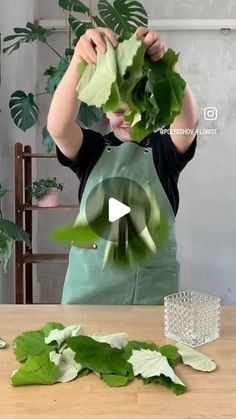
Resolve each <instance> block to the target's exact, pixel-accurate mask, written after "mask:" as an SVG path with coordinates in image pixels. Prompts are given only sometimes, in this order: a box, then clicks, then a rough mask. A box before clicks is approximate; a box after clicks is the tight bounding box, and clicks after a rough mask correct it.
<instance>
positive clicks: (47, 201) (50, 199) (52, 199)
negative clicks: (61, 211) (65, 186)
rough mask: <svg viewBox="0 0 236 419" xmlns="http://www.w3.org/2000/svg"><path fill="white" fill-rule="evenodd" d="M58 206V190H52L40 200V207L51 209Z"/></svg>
mask: <svg viewBox="0 0 236 419" xmlns="http://www.w3.org/2000/svg"><path fill="white" fill-rule="evenodd" d="M57 206H58V189H57V188H51V189H50V190H49V191H48V193H47V194H46V195H44V197H43V198H41V199H39V200H38V207H44V208H50V207H57Z"/></svg>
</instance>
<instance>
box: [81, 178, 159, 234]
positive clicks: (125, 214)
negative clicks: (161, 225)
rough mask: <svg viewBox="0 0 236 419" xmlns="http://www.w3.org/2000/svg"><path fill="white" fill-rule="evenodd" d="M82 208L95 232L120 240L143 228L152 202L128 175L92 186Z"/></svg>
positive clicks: (139, 231)
mask: <svg viewBox="0 0 236 419" xmlns="http://www.w3.org/2000/svg"><path fill="white" fill-rule="evenodd" d="M85 211H86V218H87V221H88V224H89V225H90V227H91V228H92V229H93V231H94V232H95V233H96V234H97V235H98V236H100V237H102V238H104V239H106V240H110V241H113V242H120V241H125V240H131V239H132V238H134V237H136V236H138V235H139V234H140V233H141V232H142V231H143V230H144V228H145V227H146V225H147V223H148V221H149V217H150V212H151V206H150V202H149V198H148V195H147V193H146V192H145V190H144V188H143V187H141V186H140V185H139V184H138V183H136V182H134V181H133V180H130V179H128V178H124V177H115V178H108V179H105V180H103V181H102V182H99V183H98V184H97V185H96V186H95V187H94V188H93V189H92V191H91V192H90V194H89V196H88V199H87V202H86V208H85Z"/></svg>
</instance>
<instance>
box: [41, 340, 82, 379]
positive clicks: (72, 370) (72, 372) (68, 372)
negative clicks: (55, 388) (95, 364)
mask: <svg viewBox="0 0 236 419" xmlns="http://www.w3.org/2000/svg"><path fill="white" fill-rule="evenodd" d="M49 358H50V361H51V362H54V364H55V365H57V366H58V373H57V376H56V379H55V381H56V382H61V383H67V382H68V381H71V380H73V379H74V378H76V377H77V375H78V373H79V371H81V370H82V366H81V365H80V364H78V363H77V362H76V361H75V359H74V358H75V352H73V351H72V350H71V349H70V348H66V349H64V350H63V351H62V353H57V352H56V351H52V352H50V354H49Z"/></svg>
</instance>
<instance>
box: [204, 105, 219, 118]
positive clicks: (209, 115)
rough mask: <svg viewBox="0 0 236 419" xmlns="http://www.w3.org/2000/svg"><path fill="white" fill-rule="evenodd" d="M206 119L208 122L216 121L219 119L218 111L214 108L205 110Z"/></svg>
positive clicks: (210, 107) (209, 107)
mask: <svg viewBox="0 0 236 419" xmlns="http://www.w3.org/2000/svg"><path fill="white" fill-rule="evenodd" d="M204 119H205V120H206V121H215V120H216V119H217V109H216V108H215V107H214V106H208V107H206V108H204Z"/></svg>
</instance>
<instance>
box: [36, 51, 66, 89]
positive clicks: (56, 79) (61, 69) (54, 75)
mask: <svg viewBox="0 0 236 419" xmlns="http://www.w3.org/2000/svg"><path fill="white" fill-rule="evenodd" d="M69 63H70V62H69V57H68V56H63V57H61V59H60V61H59V64H58V66H57V67H52V66H51V67H49V68H48V69H47V70H46V71H45V72H44V73H43V75H44V76H49V79H48V82H47V87H46V91H47V92H48V93H50V94H53V93H54V92H55V90H56V88H57V86H58V84H59V83H60V81H61V79H62V77H63V76H64V74H65V72H66V70H67V68H68V65H69Z"/></svg>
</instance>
